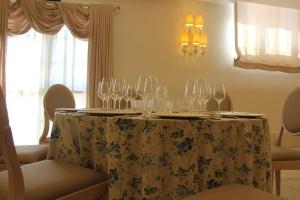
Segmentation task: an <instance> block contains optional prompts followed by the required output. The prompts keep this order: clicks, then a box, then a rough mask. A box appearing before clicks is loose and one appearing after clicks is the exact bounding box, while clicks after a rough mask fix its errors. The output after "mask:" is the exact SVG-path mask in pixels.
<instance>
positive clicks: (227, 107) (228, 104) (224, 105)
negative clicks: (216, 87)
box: [206, 94, 232, 111]
mask: <svg viewBox="0 0 300 200" xmlns="http://www.w3.org/2000/svg"><path fill="white" fill-rule="evenodd" d="M206 109H207V111H217V110H218V103H217V101H216V100H215V99H214V98H213V97H212V98H211V99H210V100H209V101H208V102H207V104H206ZM221 110H222V111H232V101H231V98H230V96H229V95H228V94H226V96H225V99H224V100H223V101H222V102H221Z"/></svg>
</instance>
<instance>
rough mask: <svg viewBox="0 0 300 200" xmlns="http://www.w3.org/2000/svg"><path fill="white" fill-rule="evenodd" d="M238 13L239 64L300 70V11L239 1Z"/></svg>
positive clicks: (247, 66)
mask: <svg viewBox="0 0 300 200" xmlns="http://www.w3.org/2000/svg"><path fill="white" fill-rule="evenodd" d="M235 14H236V49H237V54H238V58H237V59H236V60H235V65H236V66H239V67H244V68H255V69H264V70H272V71H282V72H290V73H299V72H300V10H297V9H292V8H284V7H277V6H270V5H264V4H257V3H250V2H242V1H238V2H236V3H235Z"/></svg>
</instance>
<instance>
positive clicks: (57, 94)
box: [40, 84, 75, 144]
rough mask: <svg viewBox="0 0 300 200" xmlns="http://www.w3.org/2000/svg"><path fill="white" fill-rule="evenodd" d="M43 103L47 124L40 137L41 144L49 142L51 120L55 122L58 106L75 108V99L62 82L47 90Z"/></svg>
mask: <svg viewBox="0 0 300 200" xmlns="http://www.w3.org/2000/svg"><path fill="white" fill-rule="evenodd" d="M43 104H44V121H45V126H44V130H43V134H42V136H41V137H40V144H44V143H46V144H48V142H49V138H48V132H49V122H50V121H52V122H53V120H54V114H55V110H56V109H57V108H75V99H74V96H73V93H72V92H71V90H69V88H67V87H66V86H64V85H62V84H55V85H52V86H51V87H49V89H48V90H47V92H46V94H45V96H44V102H43Z"/></svg>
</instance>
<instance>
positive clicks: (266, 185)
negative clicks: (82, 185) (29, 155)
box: [48, 111, 272, 200]
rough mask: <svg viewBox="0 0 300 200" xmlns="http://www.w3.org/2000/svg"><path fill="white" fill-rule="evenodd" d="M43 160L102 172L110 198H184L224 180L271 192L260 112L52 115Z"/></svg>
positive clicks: (265, 129) (263, 120) (267, 149)
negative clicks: (249, 114)
mask: <svg viewBox="0 0 300 200" xmlns="http://www.w3.org/2000/svg"><path fill="white" fill-rule="evenodd" d="M48 159H57V160H64V161H68V162H71V163H73V164H76V165H80V166H84V167H87V168H92V169H94V170H97V171H99V172H101V173H106V174H107V176H108V183H109V187H108V199H109V200H121V199H124V200H125V199H130V200H139V199H140V200H148V199H162V200H168V199H174V200H177V199H183V198H185V197H187V196H189V195H192V194H195V193H198V192H201V191H204V190H207V189H212V188H215V187H218V186H222V185H227V184H244V185H251V186H254V187H256V188H258V189H261V190H264V191H268V192H271V191H272V166H271V150H270V132H269V125H268V119H267V118H266V117H201V116H199V117H192V118H189V117H186V118H185V117H182V118H172V117H165V116H164V117H159V116H157V115H149V116H143V115H102V114H101V113H100V114H97V113H84V112H77V111H74V112H70V111H66V112H63V111H61V112H56V113H55V117H54V123H53V127H52V130H51V135H50V144H49V150H48Z"/></svg>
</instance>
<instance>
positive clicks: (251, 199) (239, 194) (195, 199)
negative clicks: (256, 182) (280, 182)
mask: <svg viewBox="0 0 300 200" xmlns="http://www.w3.org/2000/svg"><path fill="white" fill-rule="evenodd" d="M224 199H230V200H283V199H284V198H279V197H276V196H274V195H273V194H271V193H268V192H264V191H261V190H259V189H255V188H253V187H250V186H245V185H227V186H222V187H218V188H216V189H212V190H207V191H205V192H201V193H199V194H196V195H193V196H190V197H188V198H186V199H185V200H224Z"/></svg>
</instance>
